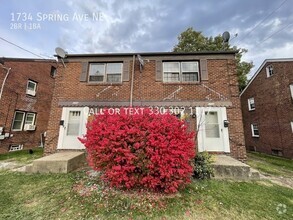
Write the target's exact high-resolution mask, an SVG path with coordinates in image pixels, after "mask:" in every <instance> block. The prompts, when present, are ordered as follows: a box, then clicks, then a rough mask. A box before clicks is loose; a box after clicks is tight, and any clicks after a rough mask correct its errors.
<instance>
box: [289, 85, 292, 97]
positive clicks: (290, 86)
mask: <svg viewBox="0 0 293 220" xmlns="http://www.w3.org/2000/svg"><path fill="white" fill-rule="evenodd" d="M289 88H290V92H291V98H292V99H293V84H290V85H289Z"/></svg>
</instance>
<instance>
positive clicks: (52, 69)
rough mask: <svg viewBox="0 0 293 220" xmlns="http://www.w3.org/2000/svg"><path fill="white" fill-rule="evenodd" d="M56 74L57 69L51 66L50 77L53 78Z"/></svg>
mask: <svg viewBox="0 0 293 220" xmlns="http://www.w3.org/2000/svg"><path fill="white" fill-rule="evenodd" d="M56 73H57V69H56V67H54V66H51V72H50V76H51V77H52V78H55V76H56Z"/></svg>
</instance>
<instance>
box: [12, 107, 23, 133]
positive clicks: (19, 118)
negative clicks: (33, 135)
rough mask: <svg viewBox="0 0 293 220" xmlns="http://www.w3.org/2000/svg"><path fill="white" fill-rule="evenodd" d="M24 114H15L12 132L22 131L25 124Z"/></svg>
mask: <svg viewBox="0 0 293 220" xmlns="http://www.w3.org/2000/svg"><path fill="white" fill-rule="evenodd" d="M24 116H25V113H24V112H18V111H16V112H15V114H14V119H13V125H12V130H13V131H21V130H22V127H23V123H24Z"/></svg>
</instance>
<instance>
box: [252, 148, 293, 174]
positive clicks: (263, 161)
mask: <svg viewBox="0 0 293 220" xmlns="http://www.w3.org/2000/svg"><path fill="white" fill-rule="evenodd" d="M247 155H248V160H247V164H248V165H250V166H251V167H254V168H255V169H258V170H259V171H261V172H264V173H267V174H271V175H276V176H284V177H293V161H292V160H290V159H286V158H281V157H277V156H272V155H267V154H263V153H258V152H250V153H248V154H247Z"/></svg>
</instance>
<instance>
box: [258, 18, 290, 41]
mask: <svg viewBox="0 0 293 220" xmlns="http://www.w3.org/2000/svg"><path fill="white" fill-rule="evenodd" d="M292 24H293V22H292V23H289V24H287V25H285V26H284V27H282V28H281V29H279V30H277V31H276V32H274V33H272V34H271V35H270V36H268V37H267V38H265V39H264V40H263V41H262V42H260V43H259V44H258V45H256V46H259V45H261V44H263V43H264V42H265V41H267V40H268V39H270V38H271V37H272V36H274V35H275V34H278V33H280V32H281V31H283V30H284V29H286V28H287V27H289V26H290V25H292Z"/></svg>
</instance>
